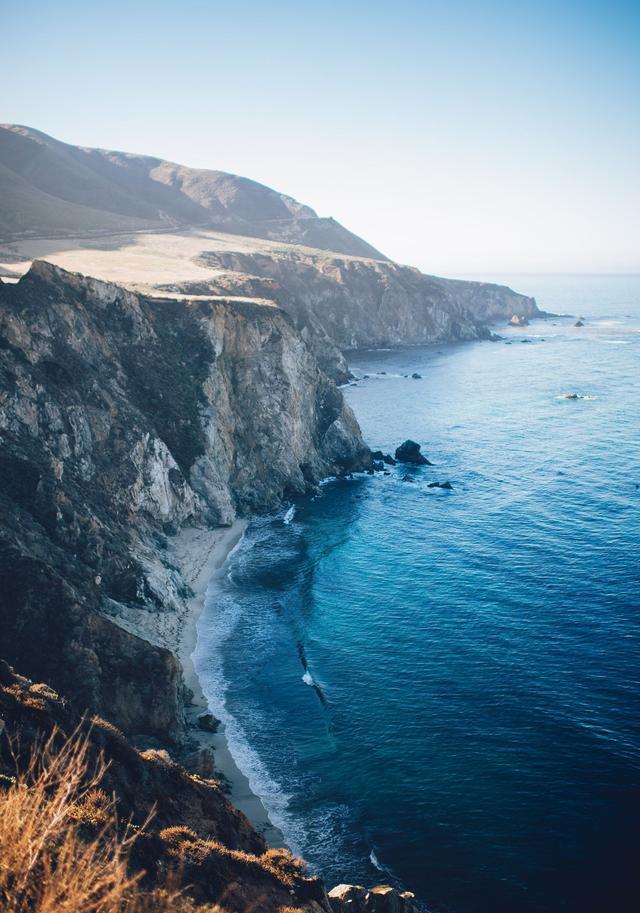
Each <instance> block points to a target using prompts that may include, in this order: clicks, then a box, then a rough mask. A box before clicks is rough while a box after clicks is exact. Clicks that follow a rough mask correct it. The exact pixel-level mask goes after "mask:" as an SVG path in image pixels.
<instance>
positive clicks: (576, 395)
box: [564, 393, 580, 399]
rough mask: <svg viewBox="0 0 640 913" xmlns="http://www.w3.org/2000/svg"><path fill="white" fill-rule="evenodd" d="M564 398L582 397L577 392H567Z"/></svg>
mask: <svg viewBox="0 0 640 913" xmlns="http://www.w3.org/2000/svg"><path fill="white" fill-rule="evenodd" d="M564 398H565V399H580V397H579V396H578V394H577V393H565V394H564Z"/></svg>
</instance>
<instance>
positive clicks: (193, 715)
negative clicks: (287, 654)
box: [170, 520, 285, 847]
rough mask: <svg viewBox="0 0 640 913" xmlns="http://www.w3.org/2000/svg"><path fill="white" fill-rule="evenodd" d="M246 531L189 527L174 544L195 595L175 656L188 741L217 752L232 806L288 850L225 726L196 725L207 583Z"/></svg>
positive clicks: (201, 701) (201, 705)
mask: <svg viewBox="0 0 640 913" xmlns="http://www.w3.org/2000/svg"><path fill="white" fill-rule="evenodd" d="M247 526H248V521H247V520H235V521H234V523H233V524H232V525H231V526H229V527H217V528H208V527H195V526H192V527H185V528H183V529H182V530H180V532H179V533H178V535H177V536H176V537H175V538H174V539H173V541H172V543H171V547H170V548H171V555H172V558H173V560H174V561H175V563H176V564H177V565H178V567H179V569H180V572H181V574H182V577H183V579H184V581H185V583H187V584H188V585H189V587H190V588H191V590H192V591H193V596H191V597H189V598H188V599H185V600H184V604H185V607H186V610H187V611H186V615H185V617H184V620H183V624H182V625H181V626H180V632H179V635H178V637H177V643H176V644H175V645H174V648H173V649H174V652H175V654H176V656H177V657H178V659H179V661H180V664H181V666H182V674H183V678H184V683H185V685H186V687H187V688H189V689H190V691H191V692H192V694H193V697H192V699H191V702H190V703H189V704H188V705H187V706H186V707H185V715H186V718H187V722H188V731H189V738H190V740H191V741H193V742H195V743H197V747H198V748H209V749H212V750H213V752H214V764H215V770H216V772H218V773H220V774H222V776H223V777H224V779H225V780H226V781H227V782H228V784H229V786H230V792H229V793H228V794H227V795H228V798H229V800H230V802H231V803H232V804H233V805H234V806H235V807H236V808H237V809H239V810H240V811H241V812H243V813H244V814H245V815H246V816H247V818H248V819H249V821H250V822H251V824H252V825H253V826H254V828H255V829H256V830H257V831H258V832H259V833H260V834H261V835H262V836H263V837H264V839H265V840H266V841H267V843H268V844H269V846H275V847H280V846H285V842H284V837H283V834H282V831H281V830H280V829H279V828H277V827H275V825H274V824H273V823H272V822H271V821H270V819H269V815H268V813H267V810H266V808H265V807H264V804H263V802H262V800H261V799H260V797H259V796H258V795H256V794H255V793H254V792H253V791H252V789H251V786H250V784H249V780H248V778H247V777H246V776H245V775H244V774H243V773H242V771H241V770H240V768H239V767H238V765H237V764H236V761H235V759H234V757H233V755H232V754H231V751H230V749H229V744H228V742H227V738H226V735H225V727H224V723H222V722H221V723H220V726H219V727H218V730H217V732H215V733H214V732H206V731H204V730H202V729H200V728H199V726H198V721H197V718H198V715H199V714H200V713H202V712H203V711H205V710H209V706H208V704H207V699H206V697H205V694H204V692H203V690H202V685H201V682H200V679H199V677H198V673H197V671H196V668H195V665H194V661H193V654H194V651H195V648H196V643H197V639H198V628H197V626H198V620H199V618H200V615H201V614H202V610H203V609H204V603H205V598H206V595H207V590H208V589H209V583H210V581H211V580H212V579H214V578H215V577H216V576H218V575H219V574H221V573H222V572H223V569H224V566H225V564H226V561H227V558H228V557H229V555H230V553H231V552H232V550H233V549H234V548H235V547H236V545H238V543H239V542H240V540H241V539H242V537H243V535H244V532H245V530H246V528H247Z"/></svg>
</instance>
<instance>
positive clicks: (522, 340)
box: [520, 339, 531, 342]
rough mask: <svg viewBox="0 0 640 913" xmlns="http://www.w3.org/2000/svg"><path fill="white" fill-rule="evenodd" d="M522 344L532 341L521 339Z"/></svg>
mask: <svg viewBox="0 0 640 913" xmlns="http://www.w3.org/2000/svg"><path fill="white" fill-rule="evenodd" d="M520 342H531V340H530V339H521V340H520Z"/></svg>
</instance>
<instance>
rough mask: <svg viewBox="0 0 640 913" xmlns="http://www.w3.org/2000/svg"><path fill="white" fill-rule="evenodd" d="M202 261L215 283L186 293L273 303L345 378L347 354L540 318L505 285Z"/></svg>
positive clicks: (242, 255)
mask: <svg viewBox="0 0 640 913" xmlns="http://www.w3.org/2000/svg"><path fill="white" fill-rule="evenodd" d="M199 262H200V263H201V264H202V265H204V266H206V267H208V268H210V269H211V270H212V273H211V278H210V279H209V280H206V281H202V282H198V283H184V284H182V285H180V286H179V288H180V289H181V291H183V292H191V293H194V294H195V293H199V294H227V295H248V296H258V297H263V298H270V299H272V300H274V301H276V302H277V303H278V304H279V305H280V306H281V307H282V308H283V309H284V310H286V311H287V313H289V314H290V315H291V317H292V318H293V320H294V321H295V324H296V327H297V328H298V329H299V331H300V332H301V333H302V334H303V335H304V336H305V338H307V340H308V341H309V342H310V344H311V345H312V346H313V349H314V352H315V354H316V356H317V357H318V359H319V360H320V362H321V364H322V365H323V367H324V369H325V370H327V371H329V372H330V373H331V374H332V375H333V376H334V377H335V378H336V379H338V380H343V379H345V378H346V377H347V367H346V362H345V360H344V356H343V355H342V354H341V353H342V352H343V351H346V350H349V349H358V348H367V347H379V346H394V345H421V344H422V345H424V344H426V343H443V342H454V341H463V340H473V339H487V338H489V336H490V335H491V334H490V331H489V329H488V327H487V322H488V321H492V320H496V319H503V318H504V319H505V320H507V319H508V318H509V317H511V316H512V314H514V313H523V314H527V315H528V316H531V315H533V314H534V313H537V312H538V311H537V306H536V303H535V300H534V299H533V298H527V297H526V296H524V295H518V294H517V293H516V292H513V291H511V289H508V288H506V287H505V286H498V285H489V284H486V283H480V282H477V283H476V282H460V281H455V280H448V279H439V278H436V277H434V276H425V275H424V274H423V273H421V272H420V271H419V270H416V269H412V268H410V267H406V266H399V265H398V264H395V263H390V262H388V261H378V260H367V259H358V258H354V257H341V256H338V255H327V254H320V253H319V252H318V253H317V254H314V252H313V251H308V250H304V249H301V248H290V249H288V250H287V249H285V248H280V249H278V250H276V249H274V250H272V251H269V252H265V253H249V252H243V251H233V250H215V251H209V252H206V253H203V254H202V255H201V257H200V258H199Z"/></svg>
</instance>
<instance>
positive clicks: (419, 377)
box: [411, 371, 422, 380]
mask: <svg viewBox="0 0 640 913" xmlns="http://www.w3.org/2000/svg"><path fill="white" fill-rule="evenodd" d="M411 376H412V378H413V379H414V380H422V374H418V372H417V371H414V372H413V374H412V375H411Z"/></svg>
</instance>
